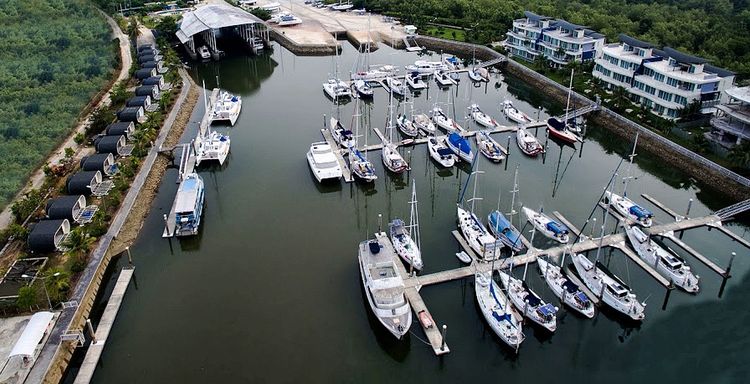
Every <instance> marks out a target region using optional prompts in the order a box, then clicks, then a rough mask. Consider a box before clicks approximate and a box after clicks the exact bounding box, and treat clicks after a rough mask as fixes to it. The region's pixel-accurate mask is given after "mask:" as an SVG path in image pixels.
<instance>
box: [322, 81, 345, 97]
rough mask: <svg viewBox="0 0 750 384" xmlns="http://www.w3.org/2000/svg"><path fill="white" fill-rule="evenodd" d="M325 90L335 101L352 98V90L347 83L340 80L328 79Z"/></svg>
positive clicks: (324, 86) (324, 84) (324, 85)
mask: <svg viewBox="0 0 750 384" xmlns="http://www.w3.org/2000/svg"><path fill="white" fill-rule="evenodd" d="M323 90H324V91H325V92H326V95H328V97H330V98H331V99H333V100H338V99H340V98H346V97H351V96H352V90H351V89H349V87H348V86H347V85H346V83H345V82H343V81H341V80H339V79H328V81H326V82H325V83H323Z"/></svg>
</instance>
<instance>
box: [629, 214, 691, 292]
mask: <svg viewBox="0 0 750 384" xmlns="http://www.w3.org/2000/svg"><path fill="white" fill-rule="evenodd" d="M625 233H626V234H627V236H628V240H630V244H631V245H632V246H633V249H635V253H636V254H638V256H639V257H640V258H641V259H642V260H643V261H645V262H646V263H648V265H650V266H652V267H654V269H656V271H657V272H659V274H661V275H662V276H664V277H666V278H667V279H669V280H671V281H672V282H673V283H674V285H676V286H678V287H680V288H682V289H684V290H685V291H686V292H690V293H698V291H700V287H699V286H698V281H699V279H700V278H699V277H698V276H696V275H694V274H693V272H692V271H691V270H690V267H688V266H687V265H686V264H685V260H683V259H682V258H680V257H678V256H677V255H675V254H674V253H672V252H670V251H669V250H667V249H664V248H663V247H661V246H660V245H659V244H657V243H656V242H655V241H654V240H653V239H651V237H650V236H648V235H646V234H645V233H643V231H641V229H640V228H638V227H634V226H629V225H625Z"/></svg>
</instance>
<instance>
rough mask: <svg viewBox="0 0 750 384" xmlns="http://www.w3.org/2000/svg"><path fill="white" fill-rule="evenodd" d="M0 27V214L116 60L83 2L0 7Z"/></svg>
mask: <svg viewBox="0 0 750 384" xmlns="http://www.w3.org/2000/svg"><path fill="white" fill-rule="evenodd" d="M92 16H93V17H92ZM0 25H2V28H0V52H2V59H0V84H2V86H0V153H2V154H3V155H2V156H0V207H2V206H4V205H5V204H7V202H8V201H9V199H11V198H12V197H13V196H14V195H15V193H16V192H17V191H18V190H19V189H20V187H21V185H22V183H23V181H24V180H25V179H26V178H27V177H28V175H29V174H30V173H31V171H32V170H33V169H34V168H36V167H38V166H39V165H40V164H41V163H42V161H43V159H44V158H45V157H46V156H47V154H48V153H49V152H50V151H51V150H52V149H53V148H54V147H55V146H56V145H57V144H58V143H59V142H60V141H61V140H62V138H64V137H65V136H67V134H68V133H69V132H70V130H71V128H72V127H73V125H74V123H75V122H76V120H77V118H78V116H79V114H80V113H81V110H82V109H83V108H84V107H85V106H86V104H87V103H88V102H89V101H90V100H91V98H92V96H94V95H95V94H96V93H97V92H98V91H99V90H100V89H101V87H102V85H104V84H105V83H106V82H107V80H108V79H109V77H110V74H111V71H112V68H113V67H114V66H115V64H116V60H117V56H116V52H115V49H114V46H115V45H113V43H112V38H111V35H112V33H111V30H110V28H109V26H108V25H107V23H106V21H105V20H104V19H103V18H102V17H98V16H97V10H96V9H95V8H94V7H93V6H92V5H91V4H90V3H88V2H87V1H85V0H65V1H63V0H7V1H0Z"/></svg>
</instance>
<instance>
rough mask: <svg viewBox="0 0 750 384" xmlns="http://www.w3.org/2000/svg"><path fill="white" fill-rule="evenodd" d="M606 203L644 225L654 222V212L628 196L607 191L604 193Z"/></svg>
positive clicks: (647, 225) (646, 226)
mask: <svg viewBox="0 0 750 384" xmlns="http://www.w3.org/2000/svg"><path fill="white" fill-rule="evenodd" d="M604 203H605V204H609V205H610V206H611V207H612V208H614V209H615V210H616V211H617V212H619V213H620V214H621V215H623V216H625V217H626V218H628V219H629V220H631V221H633V222H634V223H636V224H638V225H640V226H642V227H645V228H648V227H650V226H651V224H652V223H653V220H652V218H653V217H654V214H653V213H651V211H649V210H648V209H646V208H643V207H641V206H640V205H638V204H636V203H634V202H633V200H630V199H628V198H627V197H624V196H620V195H617V194H615V193H613V192H610V191H607V192H605V193H604Z"/></svg>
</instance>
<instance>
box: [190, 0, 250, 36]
mask: <svg viewBox="0 0 750 384" xmlns="http://www.w3.org/2000/svg"><path fill="white" fill-rule="evenodd" d="M256 23H258V24H262V23H263V21H262V20H261V19H259V18H257V17H255V16H254V15H252V14H250V13H248V12H245V11H243V10H242V9H240V8H237V7H233V6H231V5H223V4H210V5H206V6H204V7H200V8H198V9H196V10H195V11H193V12H187V13H185V14H184V15H183V16H182V20H181V21H180V28H179V29H178V30H177V32H176V35H177V38H178V39H180V42H181V43H183V44H184V43H185V42H187V41H188V40H190V39H191V38H192V37H193V35H196V34H198V33H201V32H203V31H205V30H209V29H219V28H225V27H234V26H236V25H243V24H256Z"/></svg>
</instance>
